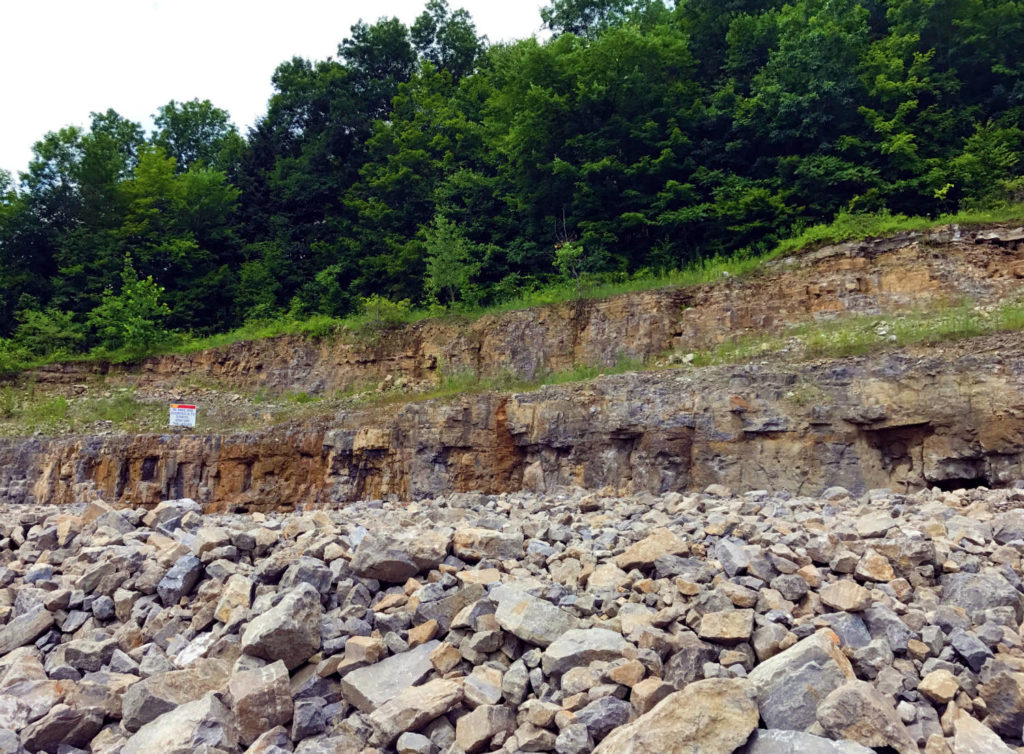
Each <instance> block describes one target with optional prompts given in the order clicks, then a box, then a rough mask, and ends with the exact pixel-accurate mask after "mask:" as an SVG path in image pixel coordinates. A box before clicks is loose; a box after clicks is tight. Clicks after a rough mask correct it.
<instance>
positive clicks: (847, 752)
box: [738, 730, 875, 754]
mask: <svg viewBox="0 0 1024 754" xmlns="http://www.w3.org/2000/svg"><path fill="white" fill-rule="evenodd" d="M738 754H875V750H874V749H869V748H868V747H867V746H861V745H860V744H859V743H856V742H855V741H833V740H832V739H830V738H822V737H821V736H812V735H811V734H810V733H800V732H799V731H795V730H755V731H754V735H752V736H751V737H750V740H749V741H748V742H747V745H746V746H744V747H743V748H742V749H739V751H738Z"/></svg>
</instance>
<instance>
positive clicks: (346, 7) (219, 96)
mask: <svg viewBox="0 0 1024 754" xmlns="http://www.w3.org/2000/svg"><path fill="white" fill-rule="evenodd" d="M546 4H547V3H544V2H537V1H536V0H504V1H501V0H461V2H460V0H449V5H450V7H451V8H452V9H455V8H460V7H463V8H466V10H468V11H469V12H470V14H471V15H472V16H473V20H474V21H475V22H476V27H477V32H478V33H480V34H486V35H487V36H488V38H489V39H490V40H491V41H492V42H494V41H500V40H510V39H521V38H523V37H528V36H530V35H532V34H533V33H534V32H536V31H538V30H539V29H540V11H539V8H540V7H541V6H543V5H546ZM425 5H426V0H377V2H353V1H352V0H288V1H287V2H280V1H278V2H272V1H271V0H0V63H2V70H3V72H4V73H3V77H2V78H0V102H2V107H0V112H2V113H3V114H2V116H0V168H3V169H6V170H9V171H10V172H11V173H13V174H15V175H16V174H17V173H18V172H19V171H22V170H24V169H25V168H26V166H27V165H28V161H29V158H30V157H31V151H32V144H33V143H35V142H36V141H38V140H39V139H40V138H41V137H42V136H43V134H45V133H46V132H47V131H56V130H57V129H59V128H62V127H63V126H66V125H78V126H87V125H88V122H89V113H90V112H94V111H104V110H106V109H107V108H110V107H112V108H114V109H115V110H117V112H119V113H120V114H121V115H123V116H125V117H127V118H131V119H132V120H135V121H138V122H141V123H142V124H143V126H144V127H145V128H146V129H147V131H148V130H149V129H150V128H151V127H152V122H151V120H150V117H151V116H152V115H153V113H154V112H156V109H157V108H158V107H159V106H160V105H163V104H166V103H167V102H168V101H169V100H172V99H175V100H178V101H187V100H190V99H194V98H199V99H208V100H210V101H211V102H213V104H214V105H216V106H217V107H221V108H223V109H225V110H227V111H228V112H229V113H231V117H232V120H233V121H234V122H235V124H236V125H237V126H238V127H239V130H240V131H241V132H242V133H243V134H244V133H245V132H246V130H247V128H248V126H250V125H251V124H252V122H253V120H254V119H255V118H256V117H258V116H259V115H261V114H263V113H264V112H265V111H266V104H267V99H268V98H269V97H270V94H271V87H270V75H271V74H272V73H273V71H274V68H275V67H277V64H278V63H280V62H282V61H283V60H287V59H289V58H291V57H292V56H294V55H299V56H302V57H305V58H312V59H316V60H320V59H323V58H326V57H328V56H332V55H334V54H335V53H336V51H337V47H338V43H339V42H340V41H341V40H342V39H343V38H344V37H346V36H348V31H349V28H350V27H351V26H352V24H354V23H355V22H356V21H358V20H359V19H360V18H362V19H364V20H366V21H371V22H372V21H376V20H377V19H378V18H380V17H381V16H388V17H390V16H398V17H399V18H400V19H402V20H403V21H405V22H406V23H407V24H411V23H412V21H413V20H414V19H415V18H416V16H418V15H419V14H420V13H421V12H422V11H423V7H424V6H425Z"/></svg>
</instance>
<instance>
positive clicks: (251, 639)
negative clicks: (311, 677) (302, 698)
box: [242, 583, 323, 670]
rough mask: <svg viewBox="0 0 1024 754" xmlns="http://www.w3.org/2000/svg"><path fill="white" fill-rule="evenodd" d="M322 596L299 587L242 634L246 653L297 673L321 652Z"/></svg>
mask: <svg viewBox="0 0 1024 754" xmlns="http://www.w3.org/2000/svg"><path fill="white" fill-rule="evenodd" d="M322 614H323V610H322V608H321V607H320V593H319V592H318V591H317V590H316V589H315V588H314V587H312V586H310V585H309V584H305V583H302V584H299V585H298V586H297V587H295V589H293V590H292V591H291V592H289V593H288V594H287V595H286V596H285V597H284V599H282V600H281V602H280V603H278V604H277V605H276V606H275V607H272V608H271V609H270V610H268V611H267V612H265V613H263V615H260V616H257V617H256V618H254V619H253V620H252V621H250V622H249V625H248V626H247V627H246V629H245V632H244V633H243V634H242V651H243V652H244V653H245V654H249V655H253V656H254V657H262V658H263V659H264V660H269V661H270V662H274V661H275V660H283V661H284V664H285V666H286V667H287V668H288V669H289V670H293V669H294V668H296V667H298V666H299V665H300V664H302V663H303V662H305V661H306V660H308V659H309V658H310V657H311V656H312V655H313V654H314V653H315V652H316V651H317V650H318V649H320V617H321V615H322Z"/></svg>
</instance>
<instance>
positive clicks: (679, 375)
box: [0, 229, 1024, 510]
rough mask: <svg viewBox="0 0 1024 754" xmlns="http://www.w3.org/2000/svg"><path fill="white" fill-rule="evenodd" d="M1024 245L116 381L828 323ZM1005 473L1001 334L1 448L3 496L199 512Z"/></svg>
mask: <svg viewBox="0 0 1024 754" xmlns="http://www.w3.org/2000/svg"><path fill="white" fill-rule="evenodd" d="M1022 243H1024V233H1021V232H1020V231H1015V232H1005V231H997V232H991V231H990V232H987V233H984V234H980V233H975V234H972V235H961V234H960V233H959V231H956V230H955V229H950V230H946V231H941V232H933V233H931V234H905V235H904V236H901V237H899V238H896V239H888V240H885V241H877V242H864V243H851V244H842V245H839V246H832V247H828V248H826V249H822V250H820V251H817V252H814V253H812V254H808V255H804V256H802V257H799V258H796V259H789V260H781V261H779V262H776V263H774V264H773V265H771V266H770V267H769V268H768V270H767V271H765V272H764V273H761V274H758V275H756V276H750V277H747V278H744V279H736V280H732V279H729V280H724V281H722V282H720V283H719V284H716V285H709V286H703V287H698V288H691V289H682V290H680V289H677V290H667V291H653V292H647V293H641V294H634V295H627V296H621V297H618V298H614V299H610V300H606V301H600V302H580V303H577V304H571V305H566V306H555V307H550V308H546V309H540V310H531V311H521V312H508V313H504V314H500V315H494V316H492V317H485V318H483V319H481V320H479V321H476V322H474V323H472V324H468V325H457V324H453V323H446V322H426V323H421V324H419V325H416V326H413V327H409V328H404V329H401V330H396V331H393V332H387V333H384V334H382V335H381V336H380V337H379V339H378V340H376V341H375V342H372V343H367V342H348V341H344V340H321V341H309V340H303V339H299V338H290V337H285V338H277V339H273V340H269V341H263V342H257V343H241V344H235V345H233V346H230V347H226V348H222V349H214V350H211V351H207V352H203V353H198V354H193V355H190V356H162V357H155V358H152V359H148V360H146V361H145V362H143V363H142V364H141V365H137V366H136V367H135V371H131V372H129V371H127V368H126V367H118V368H117V369H116V370H115V374H114V377H115V378H116V377H118V376H119V375H120V376H121V377H123V378H125V379H130V380H132V381H134V382H136V383H137V384H151V385H155V384H161V385H174V384H178V383H182V382H183V381H184V380H185V379H190V378H192V379H194V378H195V377H196V376H201V377H207V378H211V379H216V380H220V381H223V382H225V383H227V384H229V385H231V386H233V387H235V388H236V389H241V388H245V387H257V386H259V387H269V388H275V389H280V390H285V389H288V390H307V391H313V392H317V391H325V390H343V389H348V388H351V387H352V386H353V385H356V384H362V383H365V382H366V381H371V380H374V379H379V378H381V377H382V376H386V375H392V376H393V377H394V376H404V377H408V378H411V379H425V380H432V379H436V376H437V374H438V372H439V371H440V369H441V368H442V366H443V368H444V369H445V370H452V371H460V370H463V369H472V370H474V371H476V372H477V373H479V374H482V375H493V374H499V373H501V372H503V371H505V372H511V373H513V374H516V375H519V376H523V377H532V376H536V375H537V374H540V373H543V372H545V371H557V370H559V369H562V368H568V367H570V366H572V365H573V364H578V363H588V364H597V363H603V364H612V363H615V361H616V360H617V359H619V358H621V357H622V356H626V357H629V358H639V359H650V358H652V357H654V356H657V355H660V354H664V353H665V352H667V351H671V350H674V349H675V350H686V349H695V348H700V347H706V346H708V345H710V344H713V343H715V342H718V341H720V340H722V339H724V338H726V337H729V336H730V335H735V334H740V333H745V332H777V331H780V330H781V329H783V328H784V327H786V326H789V325H792V324H793V323H796V322H800V321H802V320H808V319H811V318H814V317H821V316H833V315H834V314H836V313H873V312H874V313H878V312H889V311H893V310H900V309H906V308H911V307H920V306H927V305H929V304H934V303H938V302H947V303H948V302H950V301H959V300H963V299H968V300H971V301H974V302H977V303H981V304H985V303H994V302H996V301H999V300H1002V299H1003V298H1005V297H1006V296H1008V295H1010V294H1012V293H1014V292H1015V291H1016V290H1017V289H1018V288H1019V286H1020V281H1019V278H1020V277H1022V276H1024V247H1022ZM84 369H87V368H86V367H82V366H81V365H58V366H54V367H51V368H47V369H45V370H41V371H40V372H38V373H37V374H36V378H37V379H38V380H39V381H40V382H41V383H44V384H45V383H47V382H50V383H60V382H69V383H70V382H74V381H76V380H78V379H81V378H82V377H83V375H84V372H83V370H84ZM112 369H113V368H112ZM117 370H122V371H120V372H117ZM1022 464H1024V338H1022V337H1020V336H1016V335H1014V336H994V337H990V338H985V339H978V340H976V341H972V342H971V344H970V345H969V346H965V347H957V348H952V347H951V348H947V349H932V350H929V351H920V352H912V351H898V352H890V353H888V354H883V355H874V356H872V357H870V358H869V359H863V358H856V359H845V360H832V361H822V362H818V363H810V364H804V365H793V366H789V365H774V366H773V365H768V364H752V365H741V366H729V367H716V368H713V369H701V370H686V369H682V370H671V369H670V370H662V371H656V372H644V373H630V374H623V375H618V376H610V377H604V378H600V379H597V380H594V381H591V382H587V383H580V384H572V385H563V386H553V387H547V388H544V389H542V390H538V391H536V392H531V393H523V394H508V393H505V394H502V393H484V394H474V395H466V396H462V397H460V398H457V399H455V400H452V401H423V402H410V403H407V404H405V405H401V406H391V407H386V408H379V407H377V408H373V409H368V410H365V411H351V412H345V413H342V414H340V415H338V416H336V417H333V418H331V419H329V420H328V419H324V420H320V421H317V422H316V423H314V424H311V425H309V426H288V427H275V428H268V429H266V430H263V431H259V432H251V433H240V434H234V435H224V436H203V435H198V434H174V435H137V436H124V435H112V436H94V437H61V438H32V439H28V440H25V439H12V440H6V441H3V442H2V443H0V498H2V499H6V500H9V501H14V502H46V503H69V502H75V501H78V500H83V499H89V498H91V497H94V496H100V497H102V498H103V499H104V500H106V501H108V502H111V503H117V504H122V505H136V506H138V505H142V506H152V505H155V504H156V503H157V502H159V501H161V500H164V499H169V498H181V497H190V498H193V499H196V500H198V501H200V502H202V503H203V504H204V505H205V506H207V508H208V509H210V510H226V509H254V510H267V509H281V508H284V509H289V508H292V507H294V506H315V505H318V504H326V503H339V502H347V501H352V500H357V499H367V498H371V499H372V498H384V497H391V498H398V499H406V500H408V499H415V498H419V497H430V496H435V495H439V494H445V493H447V492H452V491H472V490H478V491H483V492H488V493H499V492H508V491H514V490H519V489H529V490H534V491H538V492H542V491H552V490H554V489H555V488H557V487H559V486H567V485H568V486H579V487H583V488H586V489H608V490H613V491H615V492H617V493H622V494H625V493H631V492H640V491H650V492H654V493H662V492H666V491H673V490H679V491H683V490H689V489H702V488H704V487H705V486H707V485H708V484H711V483H721V484H725V485H728V486H731V487H734V488H737V489H752V488H760V487H769V488H773V489H779V490H790V491H792V492H799V493H805V494H815V493H819V492H821V491H822V490H823V489H825V488H827V487H829V486H831V485H842V486H845V487H847V488H848V489H850V490H852V491H854V492H857V493H859V492H862V491H864V490H866V489H870V488H873V487H890V488H893V489H897V490H907V489H913V488H920V487H925V486H934V485H937V486H940V487H955V486H978V485H985V486H1002V485H1007V484H1009V483H1011V482H1013V481H1014V480H1017V479H1021V478H1024V467H1022Z"/></svg>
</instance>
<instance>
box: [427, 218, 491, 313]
mask: <svg viewBox="0 0 1024 754" xmlns="http://www.w3.org/2000/svg"><path fill="white" fill-rule="evenodd" d="M423 236H424V246H425V248H426V252H427V274H426V277H425V278H424V287H425V288H426V291H427V294H428V295H430V296H431V297H432V298H433V299H434V300H436V301H437V302H438V303H440V304H442V305H446V306H449V305H452V304H455V303H459V302H461V303H468V304H473V303H476V302H477V300H478V299H479V292H478V291H477V287H476V285H475V284H474V279H475V278H476V275H477V274H478V273H479V272H480V261H479V259H477V258H476V254H475V253H474V252H475V251H476V250H475V249H474V248H473V244H471V243H470V242H469V241H468V240H467V239H466V237H465V235H463V233H462V231H461V230H460V229H459V227H458V226H457V225H456V224H455V223H453V222H452V221H451V220H449V219H447V218H446V217H445V216H444V215H441V214H437V215H435V216H434V222H433V223H431V224H430V226H428V227H426V228H424V230H423Z"/></svg>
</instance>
